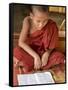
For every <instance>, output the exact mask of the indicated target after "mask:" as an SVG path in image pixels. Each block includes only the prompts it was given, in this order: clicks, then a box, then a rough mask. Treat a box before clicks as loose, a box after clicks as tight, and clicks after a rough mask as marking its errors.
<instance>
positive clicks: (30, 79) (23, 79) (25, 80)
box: [17, 72, 55, 85]
mask: <svg viewBox="0 0 68 90" xmlns="http://www.w3.org/2000/svg"><path fill="white" fill-rule="evenodd" d="M17 78H18V84H19V85H34V84H51V83H55V82H54V80H53V77H52V75H51V73H50V72H42V73H34V74H19V75H18V76H17Z"/></svg>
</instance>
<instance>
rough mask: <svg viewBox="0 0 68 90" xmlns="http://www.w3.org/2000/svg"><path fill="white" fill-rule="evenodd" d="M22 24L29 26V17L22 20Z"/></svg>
mask: <svg viewBox="0 0 68 90" xmlns="http://www.w3.org/2000/svg"><path fill="white" fill-rule="evenodd" d="M23 24H26V25H30V17H29V16H27V17H25V18H24V20H23Z"/></svg>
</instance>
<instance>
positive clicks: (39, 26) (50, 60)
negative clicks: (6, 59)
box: [13, 6, 64, 73]
mask: <svg viewBox="0 0 68 90" xmlns="http://www.w3.org/2000/svg"><path fill="white" fill-rule="evenodd" d="M57 43H58V28H57V26H56V23H55V22H54V21H53V20H51V19H49V15H48V6H32V7H31V10H30V16H27V17H25V18H24V20H23V25H22V31H21V34H20V37H19V41H18V46H17V47H16V48H15V49H14V57H13V60H14V67H15V65H18V64H19V63H20V62H21V65H22V66H23V72H24V73H27V72H29V71H32V70H40V69H42V70H43V69H44V70H46V69H49V68H50V67H52V66H54V65H57V64H61V63H64V55H63V54H62V53H60V52H58V51H56V47H57Z"/></svg>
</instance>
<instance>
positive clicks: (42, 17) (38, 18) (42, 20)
mask: <svg viewBox="0 0 68 90" xmlns="http://www.w3.org/2000/svg"><path fill="white" fill-rule="evenodd" d="M30 16H31V18H32V21H33V23H34V25H35V26H36V28H37V29H38V30H40V29H41V28H43V27H44V26H45V25H46V23H47V21H48V13H47V12H40V11H38V10H35V11H34V12H33V13H31V15H30Z"/></svg>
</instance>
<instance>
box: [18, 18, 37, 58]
mask: <svg viewBox="0 0 68 90" xmlns="http://www.w3.org/2000/svg"><path fill="white" fill-rule="evenodd" d="M28 30H29V21H28V18H25V19H24V21H23V27H22V31H21V34H20V37H19V42H18V45H19V46H20V47H21V48H23V49H24V50H25V51H26V52H27V53H29V54H30V55H31V56H32V57H33V58H35V57H37V56H38V54H37V53H36V52H35V51H34V50H33V49H32V48H31V47H30V46H29V45H28V44H27V43H26V42H25V41H26V38H27V34H28Z"/></svg>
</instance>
